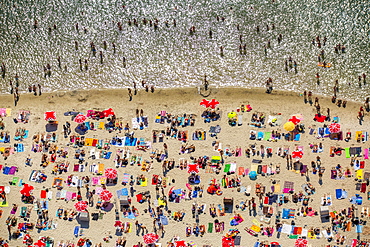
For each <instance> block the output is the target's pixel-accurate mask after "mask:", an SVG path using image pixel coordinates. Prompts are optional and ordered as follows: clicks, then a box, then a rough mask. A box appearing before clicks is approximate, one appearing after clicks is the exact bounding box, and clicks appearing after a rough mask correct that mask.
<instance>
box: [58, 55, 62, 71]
mask: <svg viewBox="0 0 370 247" xmlns="http://www.w3.org/2000/svg"><path fill="white" fill-rule="evenodd" d="M57 60H58V67H59V68H60V69H61V68H62V64H61V62H60V56H59V57H58V58H57Z"/></svg>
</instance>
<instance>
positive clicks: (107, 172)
mask: <svg viewBox="0 0 370 247" xmlns="http://www.w3.org/2000/svg"><path fill="white" fill-rule="evenodd" d="M104 175H105V176H106V177H107V178H108V179H115V178H116V177H117V170H116V169H113V168H107V169H105V172H104Z"/></svg>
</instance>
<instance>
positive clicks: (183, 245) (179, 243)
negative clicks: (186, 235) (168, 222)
mask: <svg viewBox="0 0 370 247" xmlns="http://www.w3.org/2000/svg"><path fill="white" fill-rule="evenodd" d="M175 244H176V245H175V247H187V246H188V245H187V244H186V243H185V241H184V240H180V241H176V242H175Z"/></svg>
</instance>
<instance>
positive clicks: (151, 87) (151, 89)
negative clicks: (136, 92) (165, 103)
mask: <svg viewBox="0 0 370 247" xmlns="http://www.w3.org/2000/svg"><path fill="white" fill-rule="evenodd" d="M150 92H152V93H154V85H151V86H150Z"/></svg>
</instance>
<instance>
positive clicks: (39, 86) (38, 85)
mask: <svg viewBox="0 0 370 247" xmlns="http://www.w3.org/2000/svg"><path fill="white" fill-rule="evenodd" d="M37 87H38V88H39V96H41V85H40V84H37Z"/></svg>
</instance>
